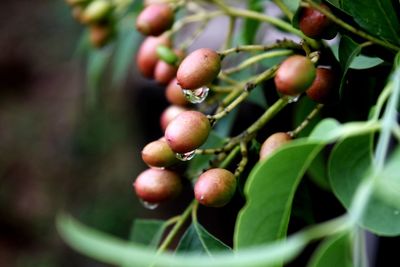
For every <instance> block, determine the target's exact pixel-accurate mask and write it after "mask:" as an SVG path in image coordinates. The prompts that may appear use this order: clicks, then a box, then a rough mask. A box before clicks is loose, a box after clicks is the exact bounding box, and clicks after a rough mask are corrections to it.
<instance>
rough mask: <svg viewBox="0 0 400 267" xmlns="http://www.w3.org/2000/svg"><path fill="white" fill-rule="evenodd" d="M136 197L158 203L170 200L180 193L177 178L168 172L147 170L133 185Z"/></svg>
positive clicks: (180, 184)
mask: <svg viewBox="0 0 400 267" xmlns="http://www.w3.org/2000/svg"><path fill="white" fill-rule="evenodd" d="M133 187H134V189H135V192H136V195H137V196H138V197H139V198H140V199H142V200H143V201H147V202H150V203H160V202H163V201H166V200H169V199H172V198H174V197H176V196H177V195H179V193H180V192H181V191H182V182H181V179H180V178H179V176H178V175H177V174H176V173H175V172H172V171H170V170H163V169H147V170H145V171H144V172H142V173H141V174H139V176H138V177H137V178H136V180H135V182H134V183H133Z"/></svg>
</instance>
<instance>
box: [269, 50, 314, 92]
mask: <svg viewBox="0 0 400 267" xmlns="http://www.w3.org/2000/svg"><path fill="white" fill-rule="evenodd" d="M315 73H316V70H315V66H314V64H313V63H312V62H311V60H310V59H309V58H307V57H305V56H300V55H294V56H291V57H289V58H287V59H286V60H285V61H283V63H282V64H281V65H280V67H279V69H278V71H277V72H276V75H275V86H276V89H277V90H278V92H279V93H281V94H283V95H298V94H301V93H302V92H304V91H305V90H306V89H307V88H308V87H310V86H311V84H312V82H313V81H314V79H315V75H316V74H315Z"/></svg>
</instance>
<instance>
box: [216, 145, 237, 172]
mask: <svg viewBox="0 0 400 267" xmlns="http://www.w3.org/2000/svg"><path fill="white" fill-rule="evenodd" d="M239 151H240V147H239V146H238V145H236V146H235V147H234V148H233V149H232V151H231V152H230V153H229V154H228V156H226V157H225V159H224V160H223V161H222V162H221V163H220V164H219V167H220V168H223V169H226V168H227V167H228V166H229V164H230V163H231V161H232V160H233V159H234V158H235V157H236V155H237V154H238V153H239Z"/></svg>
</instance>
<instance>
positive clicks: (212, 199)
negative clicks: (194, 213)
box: [194, 168, 236, 207]
mask: <svg viewBox="0 0 400 267" xmlns="http://www.w3.org/2000/svg"><path fill="white" fill-rule="evenodd" d="M235 191H236V178H235V176H234V175H233V173H231V172H230V171H228V170H225V169H221V168H215V169H210V170H207V171H206V172H204V173H203V174H201V175H200V177H199V179H198V180H197V182H196V184H195V186H194V194H195V197H196V199H197V201H198V202H199V203H200V204H202V205H204V206H208V207H222V206H225V205H226V204H227V203H228V202H229V201H230V200H231V198H232V197H233V195H234V194H235Z"/></svg>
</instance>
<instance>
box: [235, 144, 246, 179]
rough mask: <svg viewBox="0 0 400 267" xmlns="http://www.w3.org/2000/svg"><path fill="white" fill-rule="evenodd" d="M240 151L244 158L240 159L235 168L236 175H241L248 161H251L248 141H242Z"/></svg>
mask: <svg viewBox="0 0 400 267" xmlns="http://www.w3.org/2000/svg"><path fill="white" fill-rule="evenodd" d="M240 152H241V154H242V159H241V160H240V162H239V164H238V166H237V168H236V170H235V177H239V176H240V174H241V173H242V172H243V171H244V168H245V167H246V165H247V162H248V161H249V158H248V157H247V143H246V142H241V143H240Z"/></svg>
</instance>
